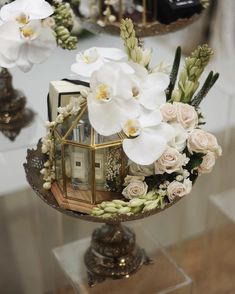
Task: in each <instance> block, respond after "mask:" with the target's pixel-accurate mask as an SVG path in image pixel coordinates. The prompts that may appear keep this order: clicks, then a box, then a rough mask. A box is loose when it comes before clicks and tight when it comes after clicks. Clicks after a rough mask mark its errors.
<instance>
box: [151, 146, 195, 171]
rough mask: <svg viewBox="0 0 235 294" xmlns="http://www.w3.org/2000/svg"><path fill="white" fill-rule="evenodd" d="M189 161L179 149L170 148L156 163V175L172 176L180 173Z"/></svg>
mask: <svg viewBox="0 0 235 294" xmlns="http://www.w3.org/2000/svg"><path fill="white" fill-rule="evenodd" d="M188 161H189V159H188V158H187V157H186V155H185V154H182V153H180V152H179V151H178V150H177V149H175V148H172V147H168V148H167V149H166V151H165V152H164V153H163V154H162V156H161V157H160V158H159V159H158V160H157V161H156V162H155V174H163V173H168V174H171V173H173V172H176V171H180V170H181V169H182V166H184V165H186V164H187V163H188Z"/></svg>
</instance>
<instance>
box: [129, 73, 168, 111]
mask: <svg viewBox="0 0 235 294" xmlns="http://www.w3.org/2000/svg"><path fill="white" fill-rule="evenodd" d="M136 70H137V71H136V72H137V74H136V75H134V76H133V96H134V98H136V99H137V100H138V101H139V103H140V104H141V105H143V106H144V107H145V108H146V109H148V110H154V109H156V108H157V107H160V106H161V105H162V104H163V103H166V94H165V90H166V88H167V87H168V85H169V82H170V80H169V76H168V75H166V74H164V73H160V72H158V73H151V74H148V73H146V72H145V71H143V70H142V71H140V69H139V68H136ZM145 73H146V74H145Z"/></svg>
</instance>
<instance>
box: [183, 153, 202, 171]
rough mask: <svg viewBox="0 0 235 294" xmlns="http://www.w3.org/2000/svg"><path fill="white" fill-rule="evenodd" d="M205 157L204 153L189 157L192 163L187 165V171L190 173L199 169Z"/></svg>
mask: <svg viewBox="0 0 235 294" xmlns="http://www.w3.org/2000/svg"><path fill="white" fill-rule="evenodd" d="M204 155H205V154H203V153H193V154H192V155H190V156H189V158H190V161H189V163H188V164H187V166H186V169H187V170H188V171H192V170H194V169H195V168H197V167H199V165H200V164H201V163H202V160H203V156H204Z"/></svg>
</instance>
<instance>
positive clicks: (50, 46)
mask: <svg viewBox="0 0 235 294" xmlns="http://www.w3.org/2000/svg"><path fill="white" fill-rule="evenodd" d="M56 47H57V43H56V39H55V37H54V35H53V31H52V30H51V29H49V28H42V29H41V31H40V35H39V37H38V38H37V39H35V40H33V41H32V42H31V43H30V46H29V51H28V56H27V57H28V59H29V61H30V62H32V63H42V62H44V61H45V60H46V59H47V58H48V57H49V56H50V55H51V53H52V51H54V50H55V49H56Z"/></svg>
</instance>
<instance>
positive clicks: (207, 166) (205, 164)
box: [198, 151, 216, 174]
mask: <svg viewBox="0 0 235 294" xmlns="http://www.w3.org/2000/svg"><path fill="white" fill-rule="evenodd" d="M215 159H216V158H215V154H214V152H211V151H209V152H208V153H207V154H206V155H204V156H203V160H202V163H201V164H200V166H199V167H198V171H199V173H202V174H208V173H210V172H211V171H212V169H213V167H214V165H215Z"/></svg>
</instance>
